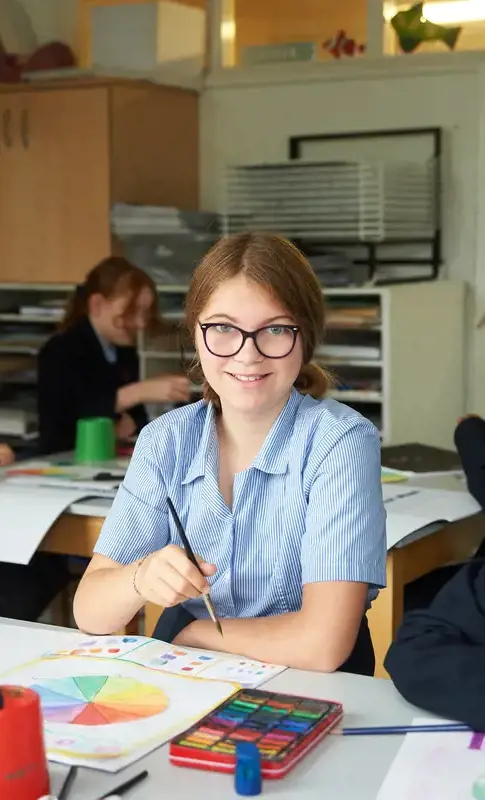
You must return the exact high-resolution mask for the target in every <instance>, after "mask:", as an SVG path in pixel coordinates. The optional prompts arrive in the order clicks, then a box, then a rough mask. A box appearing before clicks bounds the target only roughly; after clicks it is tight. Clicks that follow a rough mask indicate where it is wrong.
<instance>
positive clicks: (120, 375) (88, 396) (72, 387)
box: [37, 317, 148, 455]
mask: <svg viewBox="0 0 485 800" xmlns="http://www.w3.org/2000/svg"><path fill="white" fill-rule="evenodd" d="M116 354H117V359H116V362H115V363H110V362H109V361H108V360H107V359H106V356H105V354H104V351H103V347H102V345H101V343H100V341H99V339H98V337H97V335H96V333H95V331H94V330H93V328H92V325H91V323H90V321H89V319H88V318H87V317H83V318H81V319H80V320H79V322H77V323H75V324H74V325H73V327H72V328H69V329H68V330H66V331H61V332H59V333H56V334H54V336H52V338H51V339H49V341H48V342H47V343H46V344H45V345H44V346H43V348H42V349H41V351H40V353H39V357H38V385H37V392H38V396H37V408H38V415H39V453H40V454H43V455H48V454H51V453H60V452H65V451H69V450H73V449H74V445H75V438H76V423H77V421H78V420H79V419H83V418H85V417H112V418H113V419H116V418H117V416H118V415H117V414H116V411H115V407H116V393H117V391H118V389H120V388H121V387H122V386H126V385H127V384H129V383H134V382H136V381H138V380H139V361H138V354H137V352H136V349H135V348H134V347H117V348H116ZM128 413H129V414H130V416H131V417H132V418H133V420H134V422H135V423H136V426H137V430H138V431H140V430H141V428H142V427H143V426H144V425H146V424H147V422H148V418H147V414H146V410H145V407H144V406H142V405H139V406H135V407H134V408H131V409H128Z"/></svg>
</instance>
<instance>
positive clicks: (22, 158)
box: [0, 92, 32, 283]
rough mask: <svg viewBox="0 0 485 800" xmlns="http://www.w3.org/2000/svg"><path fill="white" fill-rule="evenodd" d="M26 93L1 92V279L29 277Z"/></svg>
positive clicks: (29, 208)
mask: <svg viewBox="0 0 485 800" xmlns="http://www.w3.org/2000/svg"><path fill="white" fill-rule="evenodd" d="M25 100H26V96H25V95H23V94H22V93H21V92H19V93H18V94H16V93H13V92H5V93H4V94H0V282H2V283H3V282H13V283H20V282H23V281H25V280H26V279H27V275H26V270H27V266H28V249H29V242H28V227H29V221H30V218H31V209H32V198H31V194H30V192H29V175H28V170H27V166H28V165H27V162H26V149H25V142H24V141H23V140H22V124H23V122H24V121H25V108H26V106H25Z"/></svg>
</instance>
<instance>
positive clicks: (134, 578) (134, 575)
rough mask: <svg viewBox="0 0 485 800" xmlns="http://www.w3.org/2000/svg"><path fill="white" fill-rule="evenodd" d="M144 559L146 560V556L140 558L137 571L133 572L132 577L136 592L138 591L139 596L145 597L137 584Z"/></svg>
mask: <svg viewBox="0 0 485 800" xmlns="http://www.w3.org/2000/svg"><path fill="white" fill-rule="evenodd" d="M144 561H145V559H144V558H142V559H140V561H139V562H138V564H137V565H136V568H135V571H134V573H133V578H132V581H133V588H134V590H135V592H136V593H137V595H138V597H143V595H142V593H141V592H140V590H139V589H138V587H137V585H136V576H137V575H138V570H139V569H140V567H141V565H142V564H143V562H144Z"/></svg>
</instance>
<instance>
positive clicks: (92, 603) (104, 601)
mask: <svg viewBox="0 0 485 800" xmlns="http://www.w3.org/2000/svg"><path fill="white" fill-rule="evenodd" d="M137 564H138V562H136V563H135V564H127V565H126V566H121V567H113V568H108V569H96V570H93V571H92V572H88V573H86V575H84V577H83V579H82V581H81V583H80V584H79V587H78V590H77V592H76V596H75V598H74V618H75V620H76V624H77V625H78V627H79V628H80V629H81V630H83V631H85V632H86V633H91V634H98V635H102V634H109V633H114V632H115V631H118V630H120V628H124V627H125V626H126V625H127V624H128V623H129V622H131V620H132V619H133V617H135V616H136V614H138V612H139V611H140V609H141V608H142V607H143V606H144V605H145V601H144V599H143V598H142V597H140V595H139V594H137V592H136V591H135V588H134V586H133V574H134V571H135V569H136V567H137Z"/></svg>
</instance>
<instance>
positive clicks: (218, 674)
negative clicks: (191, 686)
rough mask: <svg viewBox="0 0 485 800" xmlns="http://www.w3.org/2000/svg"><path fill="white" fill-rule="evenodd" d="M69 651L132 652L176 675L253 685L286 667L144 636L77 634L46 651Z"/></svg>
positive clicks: (141, 660)
mask: <svg viewBox="0 0 485 800" xmlns="http://www.w3.org/2000/svg"><path fill="white" fill-rule="evenodd" d="M69 654H70V655H75V656H87V657H98V658H99V657H101V658H116V659H122V658H125V657H127V656H128V657H129V659H130V661H133V662H136V663H137V664H142V665H144V666H148V667H151V668H153V669H156V670H160V671H163V672H168V673H170V674H172V675H184V676H192V677H201V678H206V679H210V680H219V681H221V680H222V681H231V682H235V683H238V684H239V685H240V686H242V687H243V688H251V689H254V688H256V687H257V686H260V685H261V684H262V683H265V682H266V681H268V680H269V679H270V678H274V677H275V676H276V675H279V674H280V672H283V671H284V669H285V667H282V666H279V665H277V664H264V663H262V662H261V661H252V660H251V659H245V658H239V657H237V656H232V655H226V654H224V653H217V652H214V651H208V650H194V649H192V648H185V647H176V646H175V645H171V644H167V643H166V642H160V641H157V640H155V639H148V638H145V637H143V636H97V637H96V636H92V637H86V636H80V635H79V634H76V635H74V636H73V638H72V644H71V643H70V646H69V647H65V648H64V649H62V650H53V651H51V652H49V653H47V654H45V655H47V656H48V657H51V658H52V657H58V656H66V655H69Z"/></svg>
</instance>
